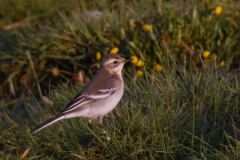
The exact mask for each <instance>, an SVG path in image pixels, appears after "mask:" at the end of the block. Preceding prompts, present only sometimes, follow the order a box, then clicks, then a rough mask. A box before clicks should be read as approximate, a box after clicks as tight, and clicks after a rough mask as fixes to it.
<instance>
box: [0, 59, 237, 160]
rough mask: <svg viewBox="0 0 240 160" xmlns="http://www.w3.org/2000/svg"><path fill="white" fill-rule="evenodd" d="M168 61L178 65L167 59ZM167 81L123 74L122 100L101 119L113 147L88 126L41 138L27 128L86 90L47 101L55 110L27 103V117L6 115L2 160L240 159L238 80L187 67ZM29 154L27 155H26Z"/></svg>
mask: <svg viewBox="0 0 240 160" xmlns="http://www.w3.org/2000/svg"><path fill="white" fill-rule="evenodd" d="M170 62H174V61H172V60H169V63H170ZM164 67H165V72H164V74H161V73H157V72H154V74H150V73H149V72H147V71H145V72H144V75H145V77H139V78H137V79H134V75H133V74H127V73H130V72H129V71H131V70H134V68H128V69H127V70H126V72H125V93H124V96H123V98H122V100H121V101H120V103H119V105H118V106H117V107H116V108H115V109H114V110H113V112H112V113H111V114H109V116H107V117H105V118H104V126H105V129H106V132H107V134H108V136H110V137H111V139H112V140H113V142H114V145H111V144H109V142H108V141H107V139H106V137H105V136H104V134H103V133H102V132H101V130H100V129H99V128H98V125H97V121H95V125H94V133H92V132H91V130H90V129H89V128H88V126H87V119H83V118H74V119H69V120H62V121H60V122H57V123H56V124H53V125H51V126H49V127H47V128H45V129H43V130H42V131H39V132H38V133H37V134H34V135H31V134H30V133H29V129H30V128H33V127H34V126H36V125H39V124H40V123H42V122H44V121H45V120H47V119H49V118H51V117H52V116H54V115H56V114H57V113H58V112H59V111H61V110H62V108H64V106H65V105H66V104H67V103H68V101H69V100H70V99H72V98H73V97H74V96H75V95H76V94H77V93H78V92H79V90H81V88H82V86H75V85H71V84H70V85H69V86H68V87H67V88H64V87H61V86H60V87H58V89H57V90H52V91H51V92H50V93H51V94H50V95H49V97H50V99H51V100H52V101H53V102H54V106H52V107H47V108H42V107H40V106H39V105H38V104H37V103H36V102H34V101H32V102H31V101H29V102H26V103H25V111H23V110H21V111H19V112H16V111H15V112H9V111H8V110H5V109H4V110H3V111H2V112H1V124H2V125H1V128H0V129H1V130H2V134H1V156H2V157H3V158H4V159H6V158H10V159H17V158H19V157H21V156H23V155H24V153H25V152H26V151H28V153H27V154H26V155H24V156H26V157H25V158H28V159H29V158H40V159H44V158H52V159H63V158H67V159H76V158H80V159H102V158H103V159H104V158H105V159H106V158H107V159H146V158H147V159H230V158H234V159H238V158H239V154H240V152H239V151H240V148H239V143H240V142H239V136H240V132H239V128H240V126H239V124H240V123H239V115H238V110H239V109H240V108H239V105H238V101H239V96H238V94H239V93H238V92H239V88H238V83H239V82H238V81H236V76H234V75H233V74H232V73H229V74H227V73H222V72H219V71H217V70H216V66H212V67H209V68H208V70H207V71H205V72H203V71H202V70H200V69H198V68H197V67H196V66H191V67H193V68H194V72H189V71H188V72H187V73H185V74H184V65H181V64H176V65H173V67H171V68H168V66H164ZM29 148H30V149H29Z"/></svg>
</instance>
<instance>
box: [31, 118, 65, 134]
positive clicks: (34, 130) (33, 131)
mask: <svg viewBox="0 0 240 160" xmlns="http://www.w3.org/2000/svg"><path fill="white" fill-rule="evenodd" d="M61 119H64V114H59V115H57V116H56V117H53V118H51V119H49V120H47V121H46V122H44V123H43V124H41V125H39V126H37V127H36V128H34V129H32V130H31V131H30V133H31V134H33V133H36V132H38V131H40V130H41V129H43V128H45V127H47V126H49V125H50V124H53V123H55V122H57V121H59V120H61Z"/></svg>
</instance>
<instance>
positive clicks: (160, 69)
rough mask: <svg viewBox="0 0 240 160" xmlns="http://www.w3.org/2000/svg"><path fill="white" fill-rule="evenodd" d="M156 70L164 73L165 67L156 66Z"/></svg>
mask: <svg viewBox="0 0 240 160" xmlns="http://www.w3.org/2000/svg"><path fill="white" fill-rule="evenodd" d="M155 69H156V71H158V72H162V70H163V67H162V66H161V65H160V64H156V66H155Z"/></svg>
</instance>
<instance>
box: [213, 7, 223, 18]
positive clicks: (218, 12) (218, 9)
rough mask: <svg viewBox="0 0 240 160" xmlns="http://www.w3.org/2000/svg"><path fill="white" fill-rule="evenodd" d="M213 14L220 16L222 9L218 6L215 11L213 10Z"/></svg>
mask: <svg viewBox="0 0 240 160" xmlns="http://www.w3.org/2000/svg"><path fill="white" fill-rule="evenodd" d="M215 12H216V15H217V16H218V15H220V14H221V13H222V7H220V6H218V7H217V8H216V9H215Z"/></svg>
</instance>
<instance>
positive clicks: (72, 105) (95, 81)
mask: <svg viewBox="0 0 240 160" xmlns="http://www.w3.org/2000/svg"><path fill="white" fill-rule="evenodd" d="M130 60H131V59H124V58H122V57H121V56H119V55H118V54H108V55H106V56H104V57H103V58H102V60H101V62H100V68H99V69H98V71H97V72H96V74H95V75H94V76H93V78H92V79H91V80H90V81H89V82H88V83H87V84H86V85H85V87H83V89H82V90H81V92H80V93H79V94H77V95H76V97H75V98H74V99H73V100H72V101H70V102H69V103H68V105H67V106H66V107H65V108H64V109H63V110H62V111H61V112H60V113H59V114H58V115H56V116H55V117H53V118H51V119H49V120H47V121H46V122H44V123H42V124H41V125H39V126H37V127H36V128H34V129H32V130H31V131H30V133H31V134H34V133H36V132H38V131H40V130H42V129H43V128H45V127H47V126H49V125H51V124H53V123H55V122H57V121H59V120H63V119H69V118H74V117H83V118H88V119H89V120H88V125H89V127H90V129H91V130H92V119H95V118H98V123H99V127H100V128H101V129H102V131H103V132H104V133H105V134H106V132H105V130H104V128H103V126H102V122H103V117H104V116H105V115H106V114H108V113H109V112H111V111H112V110H113V109H114V108H115V107H116V105H117V104H118V102H119V101H120V99H121V98H122V95H123V91H124V81H123V78H122V69H123V66H124V64H125V63H126V62H128V61H130ZM107 138H108V140H110V138H109V137H107Z"/></svg>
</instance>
